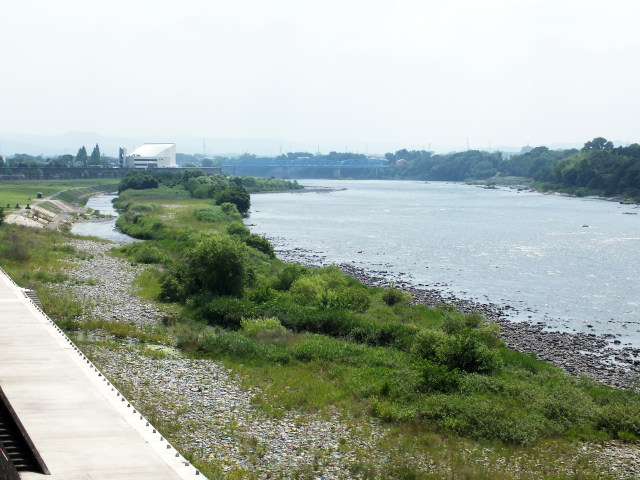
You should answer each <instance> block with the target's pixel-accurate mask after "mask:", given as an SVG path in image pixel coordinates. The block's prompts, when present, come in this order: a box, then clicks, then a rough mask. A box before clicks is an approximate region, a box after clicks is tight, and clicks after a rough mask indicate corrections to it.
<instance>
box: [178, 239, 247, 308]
mask: <svg viewBox="0 0 640 480" xmlns="http://www.w3.org/2000/svg"><path fill="white" fill-rule="evenodd" d="M183 266H184V267H185V268H184V270H183V272H184V275H182V280H183V281H185V282H188V283H190V284H191V285H190V288H189V293H200V292H202V293H212V294H214V295H235V296H238V297H240V296H242V293H243V291H244V284H245V281H246V280H247V268H246V265H245V251H244V246H243V245H242V244H241V243H238V242H237V241H234V240H233V239H232V238H231V237H226V236H223V235H216V236H211V237H206V238H205V239H204V240H202V241H201V242H200V243H198V244H197V245H196V246H195V247H193V248H192V249H190V250H188V251H187V254H186V256H185V261H184V264H183Z"/></svg>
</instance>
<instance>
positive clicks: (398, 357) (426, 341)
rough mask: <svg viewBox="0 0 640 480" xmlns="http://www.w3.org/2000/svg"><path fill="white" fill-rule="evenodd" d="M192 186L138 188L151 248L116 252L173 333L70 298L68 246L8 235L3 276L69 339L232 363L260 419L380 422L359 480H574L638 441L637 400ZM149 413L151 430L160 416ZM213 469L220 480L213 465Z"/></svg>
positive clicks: (129, 201) (170, 183)
mask: <svg viewBox="0 0 640 480" xmlns="http://www.w3.org/2000/svg"><path fill="white" fill-rule="evenodd" d="M195 178H199V177H195ZM191 179H192V178H191V177H190V178H188V179H187V184H185V182H183V179H180V180H179V181H175V179H167V180H165V181H159V182H158V183H159V185H158V188H150V189H142V190H138V189H132V188H129V189H126V190H124V191H123V192H122V193H121V195H120V198H119V199H118V202H117V203H116V205H117V206H118V207H119V208H120V209H121V210H122V211H123V215H122V216H121V217H120V220H119V223H118V225H119V226H120V227H121V228H122V229H123V230H124V231H127V232H128V233H130V234H133V235H136V236H138V238H144V239H146V241H144V242H136V243H132V244H129V245H126V246H124V247H121V248H119V249H118V250H117V252H115V254H116V255H120V256H124V257H126V258H127V259H129V260H130V261H131V262H134V263H139V264H145V265H148V267H147V270H146V271H145V273H143V274H142V275H140V276H139V277H138V278H137V279H136V281H135V283H134V286H133V287H134V288H135V290H136V291H137V292H138V294H139V295H141V296H143V297H144V298H147V299H157V300H162V301H163V302H165V303H164V307H165V308H166V309H167V311H168V312H170V313H168V315H167V318H166V319H165V320H164V321H163V325H159V326H157V327H137V326H136V325H134V324H130V323H119V322H106V321H104V320H102V319H99V318H93V317H91V316H88V315H87V314H86V306H83V305H81V304H80V303H79V302H78V301H77V300H76V299H74V298H71V297H69V296H66V295H64V293H63V292H60V291H59V289H58V288H57V287H56V285H58V284H59V283H61V282H63V281H66V280H67V277H66V276H65V275H63V274H60V273H59V272H60V271H61V270H62V269H63V267H64V266H65V265H66V263H65V261H66V260H68V259H72V258H74V257H78V256H81V254H80V253H79V252H77V251H76V250H75V249H74V248H73V247H70V246H69V245H67V244H66V242H67V241H68V237H67V236H66V235H64V234H61V233H58V232H54V231H49V230H29V229H26V228H22V227H17V226H14V225H1V226H0V266H2V267H3V268H4V269H5V270H6V271H7V272H8V273H9V274H10V275H11V276H12V278H14V279H15V281H16V282H17V283H19V284H20V285H21V286H24V287H27V288H33V289H35V290H36V291H37V293H38V295H39V296H40V298H41V300H42V302H43V304H44V307H45V310H46V311H47V312H48V314H49V315H50V316H51V317H52V318H54V319H55V321H56V322H58V324H59V325H61V326H63V327H64V328H65V329H66V330H72V331H76V332H85V333H91V332H106V334H108V335H110V336H113V337H115V338H119V339H125V338H127V339H135V340H138V341H140V342H155V343H158V344H163V345H174V346H177V347H178V348H180V349H181V350H182V351H183V353H184V355H189V356H193V357H200V358H210V359H215V360H217V361H222V362H224V363H225V365H226V366H228V367H229V368H231V369H232V370H233V371H234V372H235V373H236V374H237V375H238V377H239V378H240V379H241V380H242V381H243V382H244V384H245V385H246V386H248V387H254V391H256V392H257V393H256V396H255V397H254V400H253V402H254V405H255V406H256V407H257V408H259V409H260V410H261V411H262V412H263V413H265V414H268V415H272V416H275V417H280V416H282V415H284V414H286V413H287V412H300V413H301V414H312V413H313V414H321V415H323V414H326V415H327V416H330V415H333V414H334V413H335V412H340V413H341V415H342V416H343V417H344V418H348V419H349V420H348V421H349V422H354V424H355V423H358V424H359V422H364V421H365V420H366V419H368V418H370V417H375V418H377V419H379V420H380V421H382V422H384V423H385V424H386V425H387V428H388V430H387V431H388V434H387V435H386V436H385V437H383V438H382V439H380V440H379V442H378V448H380V449H381V450H380V451H381V452H383V453H384V456H385V458H386V460H385V461H384V462H382V463H381V462H375V461H373V460H372V458H371V454H370V452H369V454H366V453H364V452H361V453H360V455H359V456H358V457H357V458H356V459H355V460H354V461H353V464H352V473H353V475H354V476H360V477H362V478H435V477H429V476H428V475H427V474H423V473H422V472H421V466H420V464H419V462H417V461H415V459H416V458H419V456H420V455H424V454H425V453H426V454H427V455H428V456H429V457H432V458H434V459H435V462H436V463H442V464H446V465H447V467H446V469H447V471H449V472H451V477H452V478H496V477H495V474H496V473H497V472H504V470H503V468H504V465H503V464H501V461H502V458H503V457H504V456H506V457H507V458H512V457H518V467H517V469H518V470H520V469H524V471H533V472H535V476H537V477H539V478H564V477H565V476H566V475H565V472H566V471H567V470H565V466H566V465H565V460H566V459H567V458H571V453H570V452H574V451H576V450H578V448H579V447H576V446H575V445H576V443H575V442H577V441H589V442H601V441H606V440H610V439H619V440H620V441H623V442H637V441H638V439H640V422H639V421H638V420H637V419H638V418H640V395H638V393H636V392H635V391H622V390H616V389H613V388H610V387H606V386H602V385H598V384H596V383H595V382H593V381H591V380H589V379H587V378H584V377H579V378H576V377H572V376H569V375H567V374H565V373H563V372H562V371H560V370H559V369H557V368H555V367H553V366H551V365H550V364H548V363H546V362H543V361H540V360H537V359H535V358H534V357H533V356H530V355H525V354H522V353H519V352H516V351H513V350H510V349H509V348H507V347H506V346H505V344H504V343H503V342H502V341H501V340H500V331H499V327H498V326H497V325H495V324H492V323H487V322H486V321H485V320H484V318H483V317H482V316H481V315H480V314H479V313H477V312H474V313H470V314H466V315H463V314H460V313H458V312H457V311H456V310H455V308H453V307H452V306H450V305H438V306H437V307H436V308H431V307H427V306H423V305H412V304H411V298H410V296H409V295H407V294H406V293H405V292H402V291H401V290H399V289H397V288H395V287H393V286H392V287H389V288H370V287H366V286H364V285H362V284H361V283H360V282H358V281H356V280H355V279H353V278H350V277H347V276H345V275H344V274H342V272H341V271H340V270H339V269H337V268H335V267H327V268H322V269H310V268H306V267H303V266H300V265H288V264H284V263H282V262H280V261H279V260H278V259H276V258H274V257H273V250H272V248H271V249H269V248H268V247H271V246H270V244H269V242H268V241H267V240H266V239H262V238H261V237H257V238H253V239H252V237H253V236H252V235H251V233H250V232H249V231H248V229H247V228H246V227H245V226H244V225H243V224H242V223H241V222H240V221H239V220H240V219H241V215H240V213H239V212H238V209H237V207H236V205H235V204H233V203H223V204H222V205H216V204H215V203H216V200H215V198H214V197H206V198H199V197H197V196H192V192H191V191H190V190H189V189H188V188H187V185H188V183H189V182H190V181H191ZM216 181H217V179H216ZM227 181H228V182H229V181H230V180H227ZM199 183H200V182H199ZM243 183H244V180H243ZM201 184H202V185H204V184H205V183H201ZM236 186H238V185H237V184H236ZM39 190H42V189H41V188H40V189H39ZM258 238H260V240H258ZM149 355H157V356H158V357H161V356H162V355H163V354H162V353H161V352H156V353H153V354H152V353H149ZM154 358H155V357H154ZM144 408H145V409H147V408H148V411H149V413H147V411H145V410H142V411H145V415H147V416H148V418H153V415H152V413H153V406H152V405H150V406H147V407H144ZM159 424H161V425H164V424H163V423H162V422H159ZM166 428H167V429H169V430H170V427H168V426H167V427H166ZM175 431H178V432H179V430H175ZM399 445H403V448H401V449H400V450H399V447H398V446H399ZM400 452H402V453H400ZM412 459H414V460H412ZM480 460H481V461H480ZM476 461H479V462H480V463H477V464H476V463H470V462H476ZM203 468H204V471H205V472H213V473H215V472H218V470H217V469H216V467H215V462H214V461H212V462H210V463H208V462H205V464H204V465H203ZM570 468H571V471H572V472H574V474H575V476H576V477H578V478H601V476H600V468H599V467H594V466H592V465H589V464H587V463H585V464H584V465H582V464H578V463H576V464H572V465H571V466H570ZM398 472H400V473H401V474H400V473H398ZM558 472H561V473H558ZM594 472H595V473H594ZM498 474H499V475H503V477H502V478H507V476H506V475H504V474H503V473H498ZM216 475H217V474H216ZM301 475H302V473H301ZM589 475H592V477H589ZM436 476H437V475H436Z"/></svg>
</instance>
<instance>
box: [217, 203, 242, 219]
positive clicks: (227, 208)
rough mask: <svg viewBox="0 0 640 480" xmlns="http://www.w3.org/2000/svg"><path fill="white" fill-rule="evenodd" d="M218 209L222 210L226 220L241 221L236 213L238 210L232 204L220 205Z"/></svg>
mask: <svg viewBox="0 0 640 480" xmlns="http://www.w3.org/2000/svg"><path fill="white" fill-rule="evenodd" d="M220 208H221V209H222V213H224V214H225V215H226V216H227V218H229V219H230V220H241V219H242V215H240V212H239V211H238V208H237V207H236V206H235V204H233V203H229V202H223V203H222V204H220Z"/></svg>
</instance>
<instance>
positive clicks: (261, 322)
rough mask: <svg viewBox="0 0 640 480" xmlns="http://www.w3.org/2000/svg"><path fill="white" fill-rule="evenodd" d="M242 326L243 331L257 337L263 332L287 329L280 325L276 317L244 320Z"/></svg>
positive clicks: (241, 320)
mask: <svg viewBox="0 0 640 480" xmlns="http://www.w3.org/2000/svg"><path fill="white" fill-rule="evenodd" d="M240 325H241V327H242V330H243V331H244V332H245V333H246V334H247V335H251V336H256V335H258V333H260V332H261V331H263V330H280V331H285V330H286V329H285V328H284V327H283V326H282V324H281V323H280V320H278V319H277V318H276V317H262V318H244V317H242V318H241V319H240Z"/></svg>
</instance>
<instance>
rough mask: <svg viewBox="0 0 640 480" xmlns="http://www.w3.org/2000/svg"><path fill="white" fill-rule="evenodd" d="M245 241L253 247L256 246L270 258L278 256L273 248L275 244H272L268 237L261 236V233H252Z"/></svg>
mask: <svg viewBox="0 0 640 480" xmlns="http://www.w3.org/2000/svg"><path fill="white" fill-rule="evenodd" d="M244 243H245V244H246V245H247V246H249V247H251V248H255V249H256V250H258V251H259V252H262V253H264V254H265V255H267V256H269V257H270V258H275V256H276V254H275V252H274V250H273V245H271V242H270V241H269V240H267V239H266V238H264V237H261V236H260V235H257V234H255V233H252V234H251V235H249V236H248V237H246V238H245V239H244Z"/></svg>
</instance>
